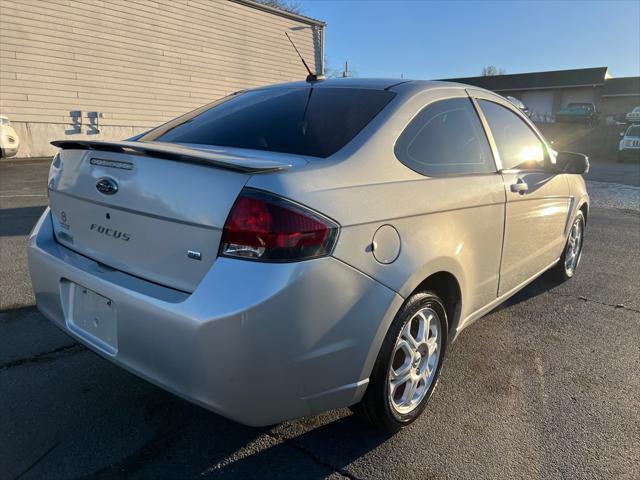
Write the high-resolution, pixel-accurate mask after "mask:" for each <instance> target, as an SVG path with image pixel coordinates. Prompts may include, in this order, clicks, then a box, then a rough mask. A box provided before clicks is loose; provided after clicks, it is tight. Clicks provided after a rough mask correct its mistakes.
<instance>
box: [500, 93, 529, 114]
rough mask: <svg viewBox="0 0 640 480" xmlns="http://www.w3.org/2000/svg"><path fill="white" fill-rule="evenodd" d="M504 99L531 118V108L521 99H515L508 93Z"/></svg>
mask: <svg viewBox="0 0 640 480" xmlns="http://www.w3.org/2000/svg"><path fill="white" fill-rule="evenodd" d="M506 99H507V100H509V101H510V102H511V103H513V104H514V105H515V106H516V107H518V108H519V109H520V110H522V111H523V112H524V114H525V115H526V116H527V117H529V118H531V110H529V107H527V106H526V105H525V104H524V102H522V100H519V99H517V98H516V97H511V96H509V95H507V96H506Z"/></svg>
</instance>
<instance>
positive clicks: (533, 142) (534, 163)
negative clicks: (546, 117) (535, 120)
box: [478, 100, 545, 170]
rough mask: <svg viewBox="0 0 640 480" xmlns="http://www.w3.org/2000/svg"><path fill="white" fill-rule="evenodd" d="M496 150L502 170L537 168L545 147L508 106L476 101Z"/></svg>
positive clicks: (539, 165)
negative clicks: (489, 130) (487, 125)
mask: <svg viewBox="0 0 640 480" xmlns="http://www.w3.org/2000/svg"><path fill="white" fill-rule="evenodd" d="M478 103H479V104H480V108H482V112H483V113H484V116H485V117H486V119H487V122H488V123H489V128H490V129H491V133H492V134H493V138H494V140H495V142H496V146H497V147H498V153H500V160H501V161H502V168H503V169H504V170H513V169H515V170H521V169H538V168H542V167H543V166H544V158H545V153H544V152H545V149H544V146H543V144H542V142H541V141H540V139H539V138H538V136H537V135H536V134H535V133H533V130H531V128H529V126H528V125H527V124H526V123H525V122H524V121H523V120H522V119H521V118H520V117H518V115H516V114H515V113H514V112H512V111H511V110H509V109H508V108H505V107H503V106H502V105H498V104H497V103H494V102H490V101H488V100H478Z"/></svg>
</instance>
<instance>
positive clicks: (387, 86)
mask: <svg viewBox="0 0 640 480" xmlns="http://www.w3.org/2000/svg"><path fill="white" fill-rule="evenodd" d="M299 87H313V88H368V89H374V90H394V91H396V90H399V89H415V90H426V89H429V88H438V87H440V88H441V87H453V88H456V87H457V88H467V87H469V85H464V84H461V83H453V82H440V81H431V80H405V79H402V78H328V79H326V80H318V81H316V82H304V81H303V82H289V83H277V84H274V85H267V86H265V87H259V88H258V90H262V89H271V88H299ZM474 88H477V87H474ZM478 90H481V89H478Z"/></svg>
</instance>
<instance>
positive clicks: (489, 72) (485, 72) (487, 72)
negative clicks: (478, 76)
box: [482, 65, 507, 77]
mask: <svg viewBox="0 0 640 480" xmlns="http://www.w3.org/2000/svg"><path fill="white" fill-rule="evenodd" d="M505 73H507V71H506V70H505V69H504V68H498V67H496V66H495V65H487V66H486V67H482V76H483V77H493V76H494V75H504V74H505Z"/></svg>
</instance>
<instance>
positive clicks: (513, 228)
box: [28, 79, 589, 431]
mask: <svg viewBox="0 0 640 480" xmlns="http://www.w3.org/2000/svg"><path fill="white" fill-rule="evenodd" d="M54 144H55V145H57V146H58V147H60V148H61V151H60V152H59V154H57V155H56V156H55V158H54V160H53V162H52V165H51V170H50V173H49V179H48V191H49V208H48V209H47V210H46V211H45V213H44V214H43V215H42V217H41V218H40V220H39V221H38V223H37V225H36V227H35V228H34V230H33V232H32V234H31V236H30V238H29V246H28V253H29V265H30V272H31V277H32V281H33V289H34V291H35V295H36V300H37V305H38V308H39V309H40V311H41V312H42V313H43V314H44V315H45V316H46V317H48V318H49V319H50V320H52V321H53V322H55V323H56V324H57V325H58V326H60V327H61V328H62V329H64V330H66V331H67V332H68V333H69V334H70V335H71V336H73V337H74V338H76V339H77V340H79V341H80V342H82V343H83V344H85V345H87V346H88V347H89V348H91V349H93V350H95V351H96V352H98V353H100V354H101V355H103V356H104V357H106V358H108V359H109V360H111V361H113V362H114V363H116V364H118V365H121V366H123V367H125V368H126V369H128V370H130V371H131V372H134V373H135V374H137V375H139V376H141V377H143V378H145V379H147V380H149V381H151V382H153V383H155V384H157V385H160V386H162V387H163V388H166V389H167V390H170V391H171V392H175V393H176V394H179V395H181V396H183V397H185V398H187V399H189V400H191V401H193V402H195V403H197V404H200V405H202V406H204V407H206V408H209V409H211V410H213V411H214V412H217V413H219V414H221V415H224V416H226V417H228V418H231V419H234V420H236V421H238V422H241V423H244V424H248V425H257V426H258V425H268V424H273V423H276V422H279V421H282V420H284V419H288V418H293V417H299V416H303V415H308V414H313V413H316V412H320V411H323V410H326V409H332V408H337V407H345V406H352V407H353V409H354V410H355V411H356V412H359V413H360V414H361V415H362V416H363V417H365V418H366V419H368V420H370V421H372V422H373V423H375V424H377V425H379V426H381V427H382V428H384V429H386V430H387V431H395V430H397V429H399V428H401V427H403V426H405V425H407V424H409V423H411V422H412V421H413V420H415V419H416V418H417V416H418V415H420V413H421V412H422V411H423V410H424V408H425V406H426V403H427V401H428V399H429V397H430V396H431V393H432V391H433V389H434V387H435V385H436V382H437V379H438V375H439V372H440V368H441V366H442V362H443V359H444V357H445V353H446V350H447V346H448V345H449V344H450V343H451V342H452V341H453V340H454V339H455V338H456V336H457V335H458V334H459V333H460V331H461V330H462V329H463V328H465V327H466V326H468V325H469V324H470V323H471V322H473V321H474V320H476V319H477V318H479V317H481V316H482V315H483V314H485V313H486V312H488V311H489V310H490V309H492V308H493V307H495V306H496V305H498V304H499V303H501V302H502V301H504V300H505V299H506V298H507V297H509V296H510V295H512V294H514V293H515V292H517V291H518V290H519V289H521V288H523V287H524V286H525V285H526V284H527V283H529V282H531V281H532V280H533V279H534V278H536V277H537V276H538V275H540V274H541V273H543V272H544V271H546V270H548V269H553V270H554V272H555V274H556V275H558V277H559V278H560V279H568V278H570V277H571V276H573V275H574V272H575V270H576V268H577V266H578V263H579V261H580V255H581V250H582V244H583V236H584V232H585V225H586V220H587V214H588V205H589V199H588V196H587V192H586V189H585V184H584V181H583V179H582V177H581V175H579V174H581V173H585V172H586V171H587V169H588V160H587V158H586V157H585V156H583V155H579V154H575V153H557V152H555V151H553V150H552V149H551V148H550V147H549V145H548V144H547V142H546V141H545V140H544V138H543V137H542V135H540V133H539V132H538V130H537V129H536V128H535V126H534V125H533V124H532V123H531V122H530V121H529V119H528V118H527V117H526V116H525V115H523V114H522V113H521V112H520V111H519V110H518V109H517V108H515V107H514V106H513V105H512V104H511V103H510V102H509V101H507V100H506V99H504V98H502V97H500V96H498V95H495V94H493V93H491V92H488V91H484V90H479V89H474V88H471V87H467V86H464V85H459V84H452V83H442V82H423V81H404V82H400V83H399V82H398V81H383V80H359V79H353V80H328V81H316V82H309V83H307V82H301V83H291V84H285V85H276V86H270V87H265V88H259V89H256V90H250V91H244V92H239V93H237V94H234V95H231V96H229V97H226V98H224V99H222V100H220V101H218V102H215V103H213V104H211V105H207V106H205V107H202V108H200V109H198V110H195V111H193V112H191V113H188V114H186V115H184V116H182V117H179V118H177V119H175V120H173V121H170V122H169V123H167V124H165V125H162V126H160V127H158V128H156V129H154V130H151V131H150V132H148V133H146V134H144V135H142V136H140V137H137V138H135V139H132V140H130V141H123V142H99V141H70V140H67V141H59V142H54ZM454 375H455V374H454Z"/></svg>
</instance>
